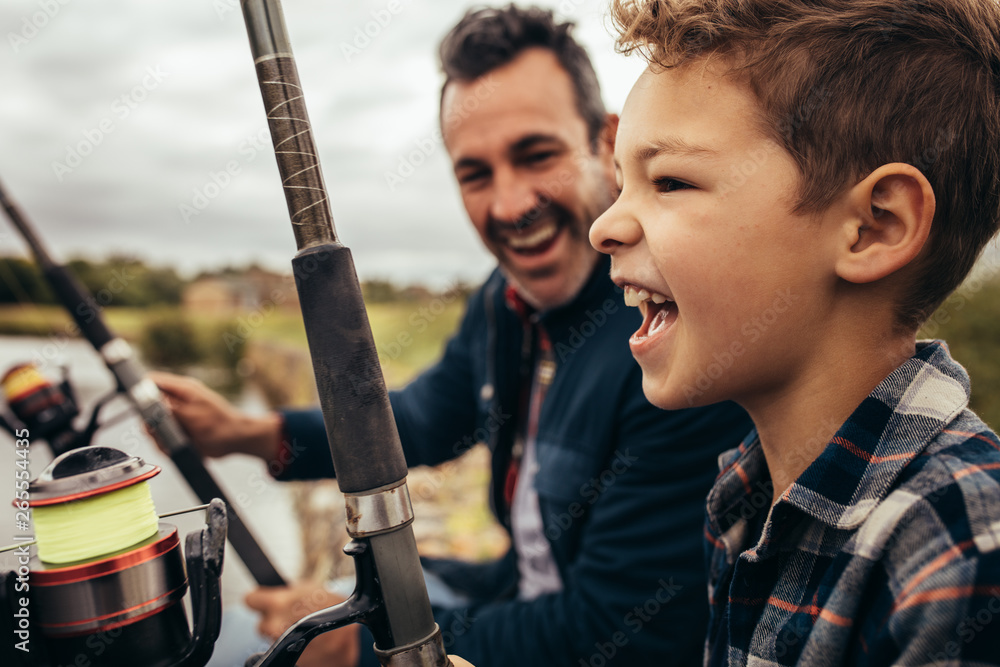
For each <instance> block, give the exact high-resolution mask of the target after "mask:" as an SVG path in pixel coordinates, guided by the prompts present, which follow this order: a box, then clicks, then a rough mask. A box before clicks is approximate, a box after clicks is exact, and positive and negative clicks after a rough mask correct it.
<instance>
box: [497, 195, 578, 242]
mask: <svg viewBox="0 0 1000 667" xmlns="http://www.w3.org/2000/svg"><path fill="white" fill-rule="evenodd" d="M549 220H552V221H554V222H555V223H556V224H557V225H559V226H560V227H562V226H566V225H568V224H569V223H571V222H572V221H573V214H572V213H570V212H569V210H567V209H566V208H565V207H564V206H562V205H561V204H559V203H557V202H554V201H549V202H546V203H545V204H537V205H535V206H534V207H532V208H530V209H528V211H526V212H525V213H524V215H522V216H520V217H518V218H517V219H516V220H501V219H500V218H496V217H493V216H492V215H490V216H489V217H487V219H486V229H487V230H488V231H489V234H490V237H491V238H493V239H494V240H501V239H502V236H503V234H504V233H510V232H522V231H524V230H526V229H528V228H529V227H531V226H532V225H534V224H538V223H540V222H547V221H549Z"/></svg>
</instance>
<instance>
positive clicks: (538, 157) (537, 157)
mask: <svg viewBox="0 0 1000 667" xmlns="http://www.w3.org/2000/svg"><path fill="white" fill-rule="evenodd" d="M555 154H556V152H555V151H539V152H538V153H529V154H527V155H525V156H524V161H525V162H526V163H527V164H541V163H542V162H545V161H546V160H548V159H550V158H552V157H554V156H555Z"/></svg>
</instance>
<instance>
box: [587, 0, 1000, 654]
mask: <svg viewBox="0 0 1000 667" xmlns="http://www.w3.org/2000/svg"><path fill="white" fill-rule="evenodd" d="M612 11H613V15H614V19H615V21H616V23H617V25H618V27H619V28H620V29H621V33H622V34H621V37H620V46H621V47H622V49H623V50H625V51H626V52H628V51H632V50H640V51H641V52H643V54H644V55H646V57H647V58H648V59H649V60H650V63H651V64H650V66H649V68H648V70H647V71H646V72H645V73H644V74H643V75H642V76H641V77H640V78H639V80H638V82H637V83H636V84H635V87H634V88H633V90H632V92H631V94H630V96H629V99H628V101H627V102H626V105H625V108H624V111H623V113H622V117H621V123H620V125H619V128H618V136H617V143H616V146H615V158H616V160H615V161H616V170H617V173H618V179H619V184H620V186H621V195H620V197H619V199H618V200H617V202H616V203H615V204H614V205H613V206H612V207H611V208H610V209H609V210H608V212H606V213H605V214H604V215H603V216H602V217H601V218H599V219H598V221H597V222H596V223H595V225H594V227H593V228H592V230H591V242H592V243H593V244H594V246H595V247H596V248H598V249H599V250H602V251H603V252H606V253H608V254H610V255H611V256H612V271H611V273H612V278H613V280H614V281H615V282H616V283H617V284H618V285H620V286H622V287H623V288H624V289H625V293H626V301H627V302H629V303H630V304H632V305H638V306H639V308H640V309H641V310H642V312H643V315H644V321H643V324H642V326H641V327H640V328H639V330H638V331H637V332H636V333H635V334H634V335H633V336H632V338H631V339H630V345H631V349H632V353H633V354H634V356H635V357H636V359H637V360H638V362H639V364H640V365H641V366H642V370H643V389H644V390H645V392H646V395H647V397H648V398H649V399H650V400H651V401H652V402H653V403H655V404H656V405H658V406H659V407H662V408H669V409H677V408H682V407H690V406H693V405H707V404H709V403H713V402H716V401H722V400H727V399H732V400H735V401H736V402H737V403H739V404H741V405H742V406H743V407H744V408H746V410H747V411H748V412H749V413H750V416H751V417H752V418H753V421H754V424H755V427H756V429H755V431H754V432H753V433H751V435H750V436H748V438H747V439H746V440H745V441H744V442H743V444H742V445H741V446H740V447H739V448H738V449H736V450H733V451H731V452H729V453H727V454H724V455H723V456H722V457H721V459H720V464H721V465H722V472H721V474H720V476H719V478H718V479H717V480H716V484H715V486H714V487H713V489H712V491H711V492H710V495H709V497H708V517H707V526H706V537H707V540H708V542H709V545H708V565H709V582H710V583H709V593H710V597H711V604H712V618H711V622H710V627H709V636H708V641H707V645H706V663H707V664H710V665H721V664H748V663H750V664H767V665H791V664H803V665H875V664H878V665H885V664H902V665H922V664H942V663H947V664H969V665H971V664H976V665H983V664H991V665H992V664H1000V441H998V439H997V436H996V435H995V434H994V433H993V432H991V431H990V430H989V428H988V427H987V426H986V425H985V424H983V423H982V422H981V421H980V420H979V419H978V418H977V417H976V416H975V415H974V414H973V413H971V412H970V411H968V410H967V409H966V406H967V403H968V395H969V378H968V376H967V374H966V373H965V371H964V369H962V367H961V366H959V365H958V364H957V363H956V362H955V361H953V360H952V359H951V357H950V356H949V353H948V349H947V347H946V346H945V345H944V344H943V343H942V342H929V343H928V342H922V343H919V344H918V343H917V342H916V332H917V329H918V327H919V325H920V323H921V322H922V321H924V320H925V319H926V318H927V317H928V316H929V315H930V314H931V313H932V312H933V311H934V309H935V308H936V307H937V306H938V305H939V304H940V303H941V302H942V301H943V300H944V299H945V298H946V297H947V295H948V294H949V293H950V292H951V291H952V290H953V289H954V288H955V287H956V286H958V285H959V283H960V282H961V281H962V280H963V278H964V277H965V276H966V274H967V273H968V271H969V269H970V268H971V267H972V265H973V263H974V262H975V260H976V258H977V257H978V255H979V253H980V251H981V250H982V249H983V247H984V246H985V244H986V243H987V242H988V241H989V239H990V238H991V237H992V236H993V235H994V234H995V232H996V230H997V223H998V218H1000V201H998V200H1000V122H998V121H1000V101H998V97H1000V4H998V3H997V2H996V0H921V1H920V2H912V3H903V4H900V3H897V2H891V1H890V0H812V1H803V0H800V1H794V0H741V1H739V2H737V1H736V0H687V1H683V0H674V1H671V0H648V1H645V2H626V1H623V0H616V2H615V3H614V5H613V9H612ZM991 624H992V626H991ZM990 626H991V627H990ZM667 658H668V656H665V659H667Z"/></svg>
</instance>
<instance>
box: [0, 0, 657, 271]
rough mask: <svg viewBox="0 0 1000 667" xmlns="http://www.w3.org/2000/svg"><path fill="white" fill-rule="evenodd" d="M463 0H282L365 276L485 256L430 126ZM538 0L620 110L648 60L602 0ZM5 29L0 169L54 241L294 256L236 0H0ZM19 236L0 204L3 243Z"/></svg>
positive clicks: (343, 229) (474, 265) (131, 250)
mask: <svg viewBox="0 0 1000 667" xmlns="http://www.w3.org/2000/svg"><path fill="white" fill-rule="evenodd" d="M397 3H398V7H399V8H400V10H399V11H398V13H396V14H391V13H390V12H389V11H388V9H389V8H390V6H392V7H396V6H397ZM470 4H471V3H465V2H455V1H453V0H396V2H393V3H390V2H389V0H374V1H367V0H366V1H358V0H351V1H347V0H344V1H342V2H334V1H331V0H287V1H286V2H285V3H284V10H285V16H286V20H287V23H288V30H289V34H290V37H291V41H292V46H293V48H294V50H295V54H296V60H297V63H298V67H299V72H300V75H301V78H302V81H303V87H304V90H305V94H306V101H307V104H308V108H309V114H310V117H311V119H312V122H313V128H314V133H315V137H316V141H317V143H318V146H319V152H320V159H321V162H322V165H323V170H324V174H325V177H326V183H327V186H328V188H329V190H330V195H331V201H332V207H333V214H334V220H335V223H336V226H337V231H338V234H339V235H340V237H341V239H342V240H343V241H344V243H346V244H347V245H348V246H349V247H350V248H351V249H352V251H353V254H354V258H355V262H356V264H357V267H358V272H359V274H360V275H361V277H362V279H366V278H391V279H394V280H397V281H401V282H410V281H421V282H425V283H429V284H432V285H444V284H447V283H448V282H449V281H451V280H454V279H455V278H459V277H460V278H464V279H466V280H470V281H478V280H479V279H481V278H482V277H483V276H485V274H486V273H487V272H488V270H489V269H490V268H491V266H492V262H491V260H490V258H489V256H488V255H487V254H486V252H485V251H484V250H483V249H482V248H481V247H480V245H479V242H478V240H477V237H476V236H475V233H474V231H473V230H472V227H471V226H470V225H469V224H468V222H467V220H466V218H465V216H464V213H463V210H462V208H461V205H460V202H459V200H458V194H457V188H456V187H455V185H454V183H453V179H452V177H451V172H450V168H449V164H448V161H447V156H446V155H445V154H444V150H443V147H441V146H440V145H438V144H436V143H434V142H433V140H431V137H432V136H433V133H434V130H435V128H436V114H437V95H438V88H439V86H440V82H441V76H440V74H439V72H438V69H437V63H436V60H435V49H436V45H437V43H438V41H439V40H440V38H441V37H442V36H443V35H444V33H445V32H446V31H447V30H448V28H449V27H450V26H451V25H452V24H453V23H454V22H455V21H456V20H457V19H458V18H459V17H460V16H461V15H462V13H463V12H464V11H465V9H466V8H467V7H468V6H470ZM538 4H542V5H545V6H551V7H554V8H556V9H557V13H558V14H559V15H560V16H561V17H563V18H568V19H572V20H575V21H576V22H577V24H578V27H577V36H578V38H579V39H580V40H581V42H582V43H583V44H584V45H585V46H586V48H587V49H588V51H589V52H590V54H591V56H592V58H593V60H594V61H595V66H596V68H597V70H598V75H599V77H600V79H601V83H602V86H603V89H604V90H603V92H604V98H605V102H606V103H607V105H608V107H609V108H610V109H611V110H613V111H619V110H620V109H621V106H622V103H623V102H624V99H625V96H626V94H627V92H628V90H629V88H630V87H631V84H632V83H633V82H634V80H635V78H636V76H638V73H639V72H640V71H641V68H642V65H641V63H640V62H639V60H638V59H637V58H630V59H626V58H625V57H623V56H620V55H618V54H615V53H614V50H613V40H612V37H611V34H610V30H609V27H608V26H609V23H608V20H607V16H606V15H607V4H608V3H607V0H562V1H561V2H539V3H538ZM377 16H381V18H382V22H383V23H385V25H384V26H383V25H379V24H378V23H374V22H373V21H374V20H375V18H376V17H377ZM387 17H388V18H389V20H386V19H387ZM366 28H367V31H368V32H369V33H370V34H374V37H367V36H365V35H364V34H363V33H364V31H365V30H366ZM0 38H2V43H0V181H2V182H3V183H4V184H5V186H6V188H7V190H8V192H9V194H10V195H11V197H12V198H13V199H14V200H15V201H17V202H18V203H20V205H21V207H22V209H23V210H24V212H25V214H26V215H27V216H28V217H29V219H31V220H33V221H34V222H35V224H36V226H37V227H38V228H39V230H40V233H41V235H42V237H43V238H44V239H45V240H46V241H47V242H48V245H49V246H50V248H51V249H52V251H53V253H54V254H55V255H56V256H57V257H58V258H62V259H66V258H67V257H69V256H74V255H80V254H83V255H85V256H90V257H95V258H96V257H100V256H104V255H106V254H107V253H109V252H111V251H115V252H124V253H128V254H132V255H137V256H139V257H141V258H143V259H145V260H147V261H149V262H151V263H154V264H160V265H166V264H169V265H172V266H175V267H177V268H178V269H180V270H182V271H184V272H186V273H191V272H193V271H196V270H200V269H205V268H212V267H218V266H222V265H226V264H237V265H241V264H246V263H249V262H251V261H256V262H258V263H262V264H264V265H266V266H268V267H270V268H273V269H277V270H281V271H286V270H288V267H289V262H290V260H291V258H292V257H293V256H294V254H295V244H294V238H293V236H292V232H291V227H290V224H289V222H288V213H287V210H286V208H285V203H284V199H283V196H282V193H281V189H280V181H279V178H278V175H277V167H276V166H275V162H274V155H273V151H272V148H271V145H270V138H269V136H268V134H267V126H266V122H265V117H264V111H263V105H262V102H261V99H260V93H259V91H258V87H257V82H256V79H255V76H254V68H253V63H252V60H251V57H250V51H249V46H248V42H247V37H246V32H245V28H244V24H243V17H242V14H241V12H240V10H239V2H238V0H177V1H174V2H149V1H148V0H3V2H2V4H0ZM365 39H367V43H366V42H365ZM421 147H422V148H421ZM414 151H417V153H416V154H415V153H414ZM424 157H426V160H423V158H424ZM401 160H403V161H407V162H410V163H411V164H412V163H413V162H419V161H421V160H423V163H422V164H420V165H419V166H417V167H416V168H415V169H414V170H413V173H412V174H411V175H408V176H407V177H406V178H405V179H403V181H402V182H401V183H398V182H397V183H395V184H394V187H390V184H389V183H388V182H387V181H388V179H387V174H389V173H396V174H399V173H404V174H406V173H408V172H407V171H406V169H405V167H404V169H403V171H402V172H400V167H401ZM227 166H228V167H229V171H230V172H231V173H229V174H227V173H226V172H227ZM213 174H214V178H213ZM24 252H25V250H24V248H23V246H22V244H21V241H20V238H19V237H17V235H16V233H15V232H14V231H13V230H12V228H11V227H10V225H9V223H8V222H7V221H6V220H3V221H2V222H0V254H11V253H24Z"/></svg>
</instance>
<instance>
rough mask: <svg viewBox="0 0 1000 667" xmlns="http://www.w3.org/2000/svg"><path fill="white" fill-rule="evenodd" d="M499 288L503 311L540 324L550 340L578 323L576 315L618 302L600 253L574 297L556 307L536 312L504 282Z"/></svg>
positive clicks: (617, 291) (605, 258)
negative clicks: (608, 301) (606, 302)
mask: <svg viewBox="0 0 1000 667" xmlns="http://www.w3.org/2000/svg"><path fill="white" fill-rule="evenodd" d="M503 285H504V288H503V292H502V295H503V298H504V302H505V304H506V306H507V308H508V309H510V310H511V311H512V312H514V313H515V314H516V315H517V316H518V318H519V319H521V321H522V322H528V323H534V322H540V323H541V324H543V325H544V326H545V328H546V329H548V330H549V333H550V334H552V336H553V338H559V337H561V334H562V333H563V331H564V330H565V329H568V327H569V326H571V325H573V324H579V320H580V313H581V312H583V311H584V310H586V309H587V308H594V307H597V308H600V307H601V306H602V305H603V304H604V302H605V301H606V300H607V299H615V300H617V301H621V290H620V289H618V287H617V286H616V285H615V284H614V283H613V282H611V257H610V256H609V255H603V254H602V255H601V256H600V257H599V258H598V260H597V263H596V264H595V265H594V268H593V270H592V271H591V272H590V276H589V277H588V278H587V281H586V282H585V283H584V284H583V287H582V288H581V289H580V291H579V292H577V293H576V296H574V297H573V298H572V299H570V300H569V302H567V303H565V304H563V305H561V306H558V307H556V308H550V309H549V310H543V311H536V310H535V309H534V308H533V307H532V306H531V305H530V304H528V303H527V302H526V301H525V300H524V298H523V297H522V296H521V295H520V294H519V293H518V292H517V290H516V289H514V287H513V285H511V284H510V283H509V282H507V281H506V279H504V283H503ZM619 305H621V304H619Z"/></svg>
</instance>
